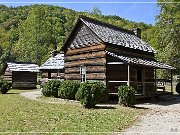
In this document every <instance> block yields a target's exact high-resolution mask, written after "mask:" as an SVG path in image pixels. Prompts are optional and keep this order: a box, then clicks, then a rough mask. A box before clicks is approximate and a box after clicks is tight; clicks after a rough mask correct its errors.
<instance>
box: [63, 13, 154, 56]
mask: <svg viewBox="0 0 180 135" xmlns="http://www.w3.org/2000/svg"><path fill="white" fill-rule="evenodd" d="M82 24H84V25H82ZM78 27H81V28H80V31H79V32H78V34H77V35H76V37H75V39H74V41H72V42H71V43H69V41H70V39H71V40H72V36H73V33H75V31H77V30H78V29H77V28H78ZM88 40H89V43H91V42H95V43H96V42H98V41H101V42H104V43H110V44H114V45H118V46H123V47H126V48H131V49H135V50H141V51H144V52H150V53H156V51H155V50H154V49H153V48H152V47H151V46H150V45H148V44H147V43H145V42H144V41H143V40H142V39H140V38H138V37H137V36H135V35H134V33H133V32H132V31H130V30H125V29H123V28H119V27H117V26H113V25H111V24H107V23H103V22H100V21H98V20H95V19H92V18H88V17H85V16H81V17H80V18H79V19H78V21H77V23H76V25H75V26H74V29H73V30H72V32H71V34H70V35H69V37H68V38H67V40H66V42H65V44H64V45H63V48H65V47H66V46H67V45H70V44H71V45H70V46H71V47H73V48H76V47H80V46H81V47H83V46H84V45H86V42H88Z"/></svg>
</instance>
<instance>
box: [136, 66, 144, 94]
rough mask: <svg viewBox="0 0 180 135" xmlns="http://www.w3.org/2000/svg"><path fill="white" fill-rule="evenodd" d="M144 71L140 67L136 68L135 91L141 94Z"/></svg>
mask: <svg viewBox="0 0 180 135" xmlns="http://www.w3.org/2000/svg"><path fill="white" fill-rule="evenodd" d="M143 76H144V72H143V70H142V69H137V76H136V80H137V93H138V94H143V82H144V77H143Z"/></svg>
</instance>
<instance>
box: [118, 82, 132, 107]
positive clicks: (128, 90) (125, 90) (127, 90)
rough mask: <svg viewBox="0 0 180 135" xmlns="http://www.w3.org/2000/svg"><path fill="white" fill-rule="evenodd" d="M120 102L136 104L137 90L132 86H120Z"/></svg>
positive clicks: (125, 104) (127, 104) (130, 104)
mask: <svg viewBox="0 0 180 135" xmlns="http://www.w3.org/2000/svg"><path fill="white" fill-rule="evenodd" d="M118 97H119V104H121V105H124V106H133V105H134V104H135V90H134V88H133V87H131V86H125V85H123V86H120V87H119V88H118Z"/></svg>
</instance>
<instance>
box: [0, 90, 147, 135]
mask: <svg viewBox="0 0 180 135" xmlns="http://www.w3.org/2000/svg"><path fill="white" fill-rule="evenodd" d="M20 92H22V91H14V90H10V91H9V92H8V94H4V95H2V94H0V102H1V103H0V108H1V109H0V115H1V116H0V132H118V131H121V130H122V129H124V128H125V127H127V126H129V125H131V124H132V123H133V122H134V121H135V119H136V118H137V116H139V115H141V114H142V113H144V110H143V109H132V108H125V107H118V108H115V109H114V108H113V109H89V110H88V109H84V108H82V107H81V106H79V105H75V104H61V103H58V104H52V103H45V102H39V101H32V100H28V99H25V98H24V97H21V96H20V95H19V94H18V93H20Z"/></svg>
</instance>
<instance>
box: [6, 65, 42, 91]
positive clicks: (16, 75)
mask: <svg viewBox="0 0 180 135" xmlns="http://www.w3.org/2000/svg"><path fill="white" fill-rule="evenodd" d="M38 72H39V66H38V65H36V64H32V63H7V68H6V70H5V74H4V76H3V78H4V80H6V81H8V83H10V84H12V88H14V89H35V88H36V85H37V73H38Z"/></svg>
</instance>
